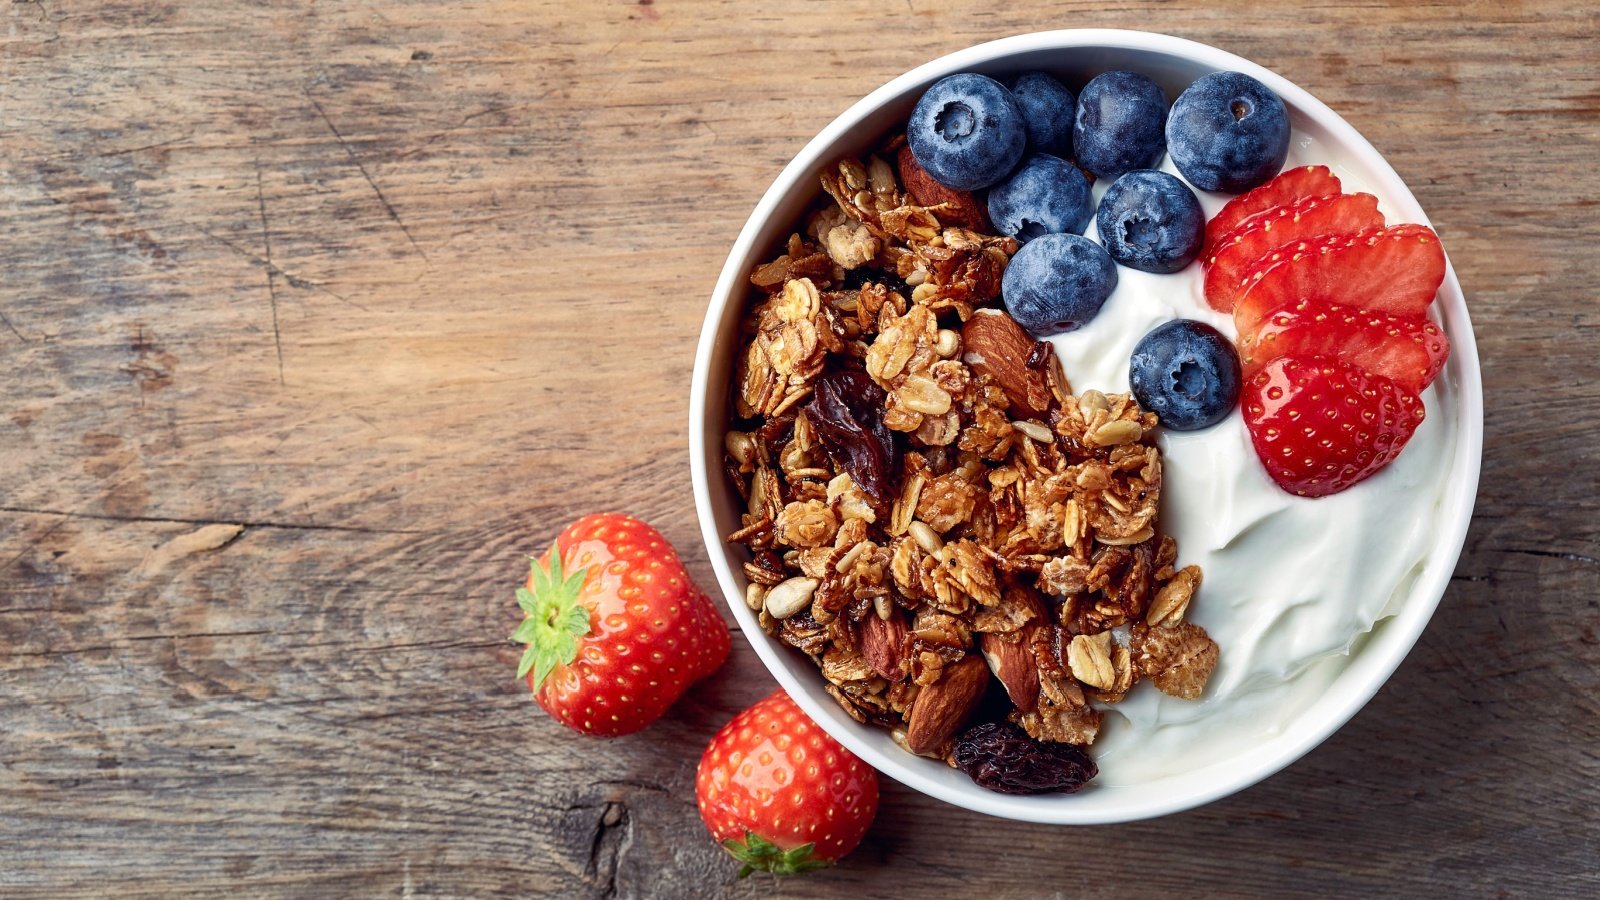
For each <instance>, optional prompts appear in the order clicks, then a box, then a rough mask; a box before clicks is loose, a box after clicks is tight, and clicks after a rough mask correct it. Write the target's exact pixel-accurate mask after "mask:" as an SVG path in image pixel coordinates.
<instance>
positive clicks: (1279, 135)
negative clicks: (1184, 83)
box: [1167, 72, 1289, 194]
mask: <svg viewBox="0 0 1600 900" xmlns="http://www.w3.org/2000/svg"><path fill="white" fill-rule="evenodd" d="M1167 145H1168V147H1169V148H1170V149H1171V151H1172V162H1173V165H1176V166H1177V167H1178V171H1179V172H1182V173H1183V177H1185V178H1187V179H1189V183H1190V184H1193V185H1194V186H1195V187H1197V188H1200V189H1201V190H1204V191H1227V192H1228V193H1230V194H1238V193H1241V192H1243V191H1247V190H1249V189H1251V188H1253V187H1257V186H1258V185H1262V184H1265V183H1266V182H1267V180H1268V179H1270V178H1272V176H1274V175H1276V174H1278V171H1279V170H1280V169H1282V168H1283V161H1284V160H1285V159H1287V158H1288V156H1289V111H1288V110H1287V109H1285V108H1284V106H1283V101H1282V100H1280V99H1278V95H1277V94H1274V93H1273V92H1272V91H1270V90H1268V89H1267V86H1266V85H1264V84H1262V83H1261V82H1259V81H1257V80H1255V79H1254V78H1251V77H1250V76H1249V75H1245V74H1243V73H1242V72H1213V73H1211V74H1210V75H1207V76H1205V77H1204V78H1201V79H1200V80H1199V81H1196V82H1195V83H1194V84H1191V85H1189V87H1188V89H1187V90H1185V91H1184V92H1183V93H1182V94H1181V95H1179V97H1178V102H1177V103H1174V104H1172V117H1171V118H1170V119H1168V120H1167Z"/></svg>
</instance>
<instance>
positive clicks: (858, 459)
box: [806, 371, 900, 503]
mask: <svg viewBox="0 0 1600 900" xmlns="http://www.w3.org/2000/svg"><path fill="white" fill-rule="evenodd" d="M887 399H888V397H887V395H886V394H885V393H884V392H883V388H881V387H878V385H877V384H875V383H873V381H872V379H871V378H870V377H869V376H868V375H867V373H865V372H853V371H837V372H824V373H823V374H821V375H819V376H817V380H816V382H815V390H814V391H813V393H812V395H811V402H810V403H809V404H807V405H806V415H807V418H809V419H810V420H811V426H812V428H813V429H815V430H816V432H817V436H818V437H820V438H821V439H822V446H823V447H824V448H826V449H827V451H828V455H829V456H830V457H832V458H833V461H834V463H835V464H836V465H838V466H839V467H840V468H842V469H844V470H845V471H846V472H848V473H849V474H850V478H851V480H853V481H854V482H855V483H856V486H857V487H859V488H861V490H862V492H863V493H865V494H866V495H867V496H868V497H871V498H872V499H874V500H876V501H878V502H879V503H884V502H887V501H888V500H889V498H890V497H892V496H894V490H895V484H894V478H895V476H896V475H897V473H898V472H899V471H900V450H899V448H898V447H896V446H895V443H894V438H893V436H892V435H890V433H889V428H888V426H887V425H885V424H883V409H884V403H885V401H886V400H887Z"/></svg>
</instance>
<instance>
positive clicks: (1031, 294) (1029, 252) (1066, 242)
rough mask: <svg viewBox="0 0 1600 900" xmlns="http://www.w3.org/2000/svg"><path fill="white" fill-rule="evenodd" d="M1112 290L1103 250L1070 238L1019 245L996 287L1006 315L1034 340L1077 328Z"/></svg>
mask: <svg viewBox="0 0 1600 900" xmlns="http://www.w3.org/2000/svg"><path fill="white" fill-rule="evenodd" d="M1116 286H1117V265H1116V263H1113V262H1112V261H1111V257H1109V256H1107V255H1106V251H1105V248H1104V247H1101V246H1100V245H1099V244H1096V243H1095V242H1094V241H1091V240H1089V239H1088V238H1086V237H1079V236H1078V235H1076V234H1047V235H1044V236H1043V237H1039V238H1036V239H1034V240H1031V241H1029V242H1028V243H1026V244H1023V245H1022V249H1021V250H1018V251H1017V255H1016V256H1013V257H1011V264H1010V265H1008V266H1006V274H1005V277H1004V278H1003V279H1001V282H1000V292H1001V295H1002V296H1003V297H1004V298H1005V303H1006V311H1007V312H1009V313H1011V318H1013V319H1016V320H1017V323H1018V324H1019V325H1021V326H1022V327H1023V328H1026V329H1028V330H1029V331H1031V332H1033V335H1034V337H1045V336H1046V335H1051V334H1059V333H1061V332H1063V331H1075V330H1077V329H1078V328H1081V327H1083V325H1085V324H1086V323H1088V321H1089V320H1090V319H1093V318H1094V317H1095V314H1096V313H1098V312H1099V311H1100V307H1102V306H1104V305H1105V302H1106V298H1107V297H1109V296H1111V291H1112V290H1113V289H1114V288H1116Z"/></svg>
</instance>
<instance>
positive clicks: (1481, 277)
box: [0, 0, 1600, 897]
mask: <svg viewBox="0 0 1600 900" xmlns="http://www.w3.org/2000/svg"><path fill="white" fill-rule="evenodd" d="M1205 5H1206V6H1208V7H1213V8H1211V9H1209V10H1202V9H1200V6H1201V4H1188V3H1137V2H1129V3H1119V4H1098V3H1083V2H1070V3H1069V2H1059V3H1032V4H1009V3H993V2H989V3H969V2H963V0H941V2H934V0H903V3H898V2H897V3H875V2H848V3H827V4H823V3H811V2H804V0H786V2H767V3H760V4H756V3H737V2H731V0H721V2H718V0H703V2H691V0H654V2H652V0H637V2H634V0H578V2H572V0H565V2H562V0H519V2H507V0H500V2H489V3H468V4H462V3H459V2H450V3H446V2H432V0H417V2H395V0H378V2H375V3H369V4H337V3H326V2H324V3H314V2H312V3H303V2H289V0H279V2H272V3H244V2H206V3H174V2H154V0H122V2H90V0H85V2H79V3H73V2H69V0H15V2H8V3H5V4H4V5H3V6H0V21H3V22H4V30H3V33H0V254H3V260H4V269H3V272H0V366H3V368H4V371H5V373H6V374H5V378H4V387H3V388H0V401H3V402H0V895H4V896H8V897H9V896H23V895H41V896H43V895H50V896H63V895H82V896H132V895H137V896H145V895H150V896H168V895H171V894H176V893H196V894H211V895H223V894H239V893H244V894H248V895H256V894H286V895H295V896H308V895H315V896H322V895H330V894H337V895H380V894H403V895H405V896H411V895H413V894H415V895H486V894H496V895H498V894H534V895H549V896H613V895H615V896H622V897H642V896H688V897H711V896H735V897H743V896H755V895H761V894H766V893H771V892H774V891H776V892H781V893H783V894H786V895H792V896H824V895H834V894H852V895H856V896H874V897H889V896H897V897H898V896H930V897H948V896H988V897H1013V896H1016V897H1022V896H1038V895H1053V896H1078V895H1086V896H1113V895H1115V896H1160V895H1170V894H1183V895H1195V896H1204V895H1213V894H1218V895H1259V896H1288V895H1328V894H1335V895H1341V894H1356V895H1373V894H1426V895H1435V896H1484V895H1488V896H1494V895H1499V896H1538V897H1550V896H1580V895H1585V894H1588V895H1591V896H1592V895H1594V894H1595V893H1600V874H1597V871H1600V850H1597V845H1600V827H1597V820H1600V816H1597V813H1596V807H1597V805H1600V757H1597V746H1600V700H1597V698H1600V678H1597V675H1596V673H1597V671H1600V669H1597V667H1600V612H1597V596H1600V590H1597V589H1600V583H1597V581H1600V579H1597V578H1596V575H1597V573H1600V491H1597V487H1600V477H1597V474H1596V472H1597V465H1600V458H1597V454H1596V452H1595V450H1594V447H1595V446H1596V444H1597V442H1600V361H1597V352H1596V346H1597V339H1600V313H1597V312H1596V309H1597V306H1596V304H1597V300H1596V273H1595V268H1596V266H1595V264H1596V262H1597V255H1596V252H1595V249H1594V247H1595V242H1596V240H1597V238H1600V203H1597V199H1596V198H1597V197H1600V180H1597V179H1596V177H1595V175H1594V170H1595V167H1596V158H1597V156H1600V67H1597V64H1596V62H1595V58H1596V57H1595V51H1594V38H1595V37H1596V31H1595V24H1594V23H1595V18H1596V10H1595V9H1594V8H1593V6H1592V4H1591V5H1588V8H1587V9H1585V8H1584V6H1585V4H1571V3H1558V2H1544V3H1539V2H1516V0H1495V2H1474V3H1469V4H1413V3H1404V4H1396V5H1394V6H1393V7H1385V6H1382V5H1378V4H1367V3H1348V2H1335V3H1330V4H1323V5H1319V6H1317V7H1315V8H1314V9H1310V10H1306V11H1302V12H1299V13H1296V14H1293V15H1290V14H1288V13H1278V12H1269V11H1265V10H1263V9H1260V8H1252V6H1253V5H1252V4H1244V3H1238V4H1232V7H1233V8H1232V9H1231V10H1230V9H1228V8H1227V7H1228V6H1229V5H1228V4H1205ZM1022 7H1026V9H1023V8H1022ZM1113 7H1114V8H1113ZM1075 26H1085V27H1087V26H1105V27H1118V26H1120V27H1146V28H1153V29H1156V30H1161V31H1165V32H1170V33H1173V34H1177V35H1181V36H1185V37H1190V38H1195V39H1198V40H1201V41H1205V42H1208V43H1211V44H1214V45H1217V46H1219V47H1222V48H1224V49H1227V50H1231V51H1233V52H1236V53H1239V54H1242V55H1244V56H1246V57H1248V58H1251V59H1253V60H1255V61H1257V62H1260V63H1262V64H1264V65H1266V66H1269V67H1271V68H1273V69H1275V70H1276V71H1278V72H1280V73H1282V74H1284V75H1285V76H1287V77H1289V78H1290V79H1292V80H1294V81H1296V82H1298V83H1299V84H1301V85H1303V86H1304V87H1306V88H1307V89H1309V90H1310V91H1311V92H1312V93H1314V94H1316V95H1317V96H1318V97H1320V98H1321V99H1323V100H1324V101H1326V102H1327V103H1328V104H1329V105H1331V106H1332V107H1333V108H1334V109H1336V110H1338V111H1339V112H1341V113H1342V114H1343V115H1344V116H1345V117H1346V118H1348V119H1349V120H1350V121H1351V122H1352V123H1353V124H1354V125H1355V126H1356V127H1357V128H1359V129H1360V130H1361V131H1362V132H1363V133H1364V134H1365V135H1366V136H1367V137H1368V138H1369V139H1370V140H1371V141H1372V142H1373V143H1374V144H1375V145H1376V146H1377V147H1378V148H1379V149H1380V150H1381V151H1382V152H1384V153H1385V154H1386V155H1387V156H1388V158H1389V160H1390V161H1391V162H1392V163H1393V164H1394V166H1395V168H1396V169H1398V170H1399V172H1400V174H1401V175H1402V176H1403V177H1404V178H1405V179H1406V180H1407V181H1408V182H1409V183H1410V185H1411V186H1412V188H1413V189H1414V190H1415V192H1416V194H1417V196H1418V198H1419V199H1420V200H1421V202H1422V205H1423V206H1424V207H1425V208H1426V209H1427V210H1428V211H1429V214H1430V215H1431V217H1432V218H1433V221H1434V223H1435V224H1436V225H1437V227H1438V230H1439V232H1440V233H1441V234H1442V235H1443V237H1444V240H1445V242H1446V244H1447V246H1448V247H1449V249H1450V251H1451V255H1452V257H1453V259H1454V261H1455V265H1456V268H1457V271H1458V273H1459V275H1460V278H1461V282H1462V284H1463V286H1464V287H1465V289H1466V293H1467V296H1468V298H1469V303H1470V306H1471V310H1472V316H1473V320H1474V324H1475V327H1476V330H1477V336H1478V342H1479V349H1480V351H1481V353H1482V356H1483V361H1484V376H1485V382H1486V394H1487V406H1488V413H1487V440H1486V451H1485V458H1484V469H1483V483H1482V488H1481V491H1480V493H1479V497H1478V504H1477V514H1476V515H1475V517H1474V520H1473V524H1472V530H1471V533H1470V535H1469V537H1468V540H1467V547H1466V552H1465V554H1464V556H1463V557H1462V560H1461V562H1460V564H1459V566H1458V567H1457V572H1456V575H1455V578H1454V580H1453V582H1452V584H1451V587H1450V590H1449V593H1448V594H1447V595H1446V597H1445V599H1444V603H1443V605H1442V607H1441V608H1440V611H1439V613H1438V615H1437V616H1436V617H1435V619H1434V621H1433V623H1432V624H1431V625H1430V626H1429V628H1428V630H1427V632H1426V634H1424V636H1423V638H1422V640H1421V643H1420V644H1419V645H1418V646H1417V648H1416V650H1415V651H1413V653H1412V654H1411V656H1410V657H1409V658H1408V659H1407V661H1406V662H1405V664H1404V665H1403V666H1402V667H1401V668H1400V670H1399V672H1398V673H1397V674H1396V675H1395V677H1394V678H1393V680H1392V681H1391V682H1390V683H1389V684H1388V686H1387V687H1386V688H1385V689H1384V690H1383V691H1382V693H1381V694H1379V696H1378V697H1377V698H1376V699H1375V700H1373V702H1372V703H1371V704H1370V705H1369V706H1368V707H1367V708H1366V709H1365V710H1364V711H1363V712H1362V713H1360V714H1359V715H1358V716H1357V717H1356V718H1355V719H1354V721H1352V722H1351V723H1350V724H1349V725H1348V726H1347V727H1345V728H1344V729H1343V730H1342V731H1340V732H1339V733H1338V734H1337V735H1335V736H1334V737H1333V738H1332V739H1330V740H1329V741H1328V742H1327V743H1326V744H1325V745H1323V746H1322V747H1320V748H1319V749H1317V750H1316V751H1314V752H1312V753H1311V754H1310V755H1309V756H1307V757H1306V758H1305V759H1304V760H1302V761H1300V762H1298V763H1296V764H1295V765H1293V766H1292V767H1291V768H1289V769H1288V770H1287V771H1285V772H1283V773H1282V774H1280V775H1278V776H1276V777H1274V778H1272V779H1270V780H1269V781H1267V782H1265V783H1263V784H1261V785H1260V786H1257V787H1255V788H1252V789H1250V790H1247V791H1245V792H1244V793H1242V794H1239V795H1236V796H1234V797H1231V798H1228V799H1226V800H1223V801H1221V802H1218V803H1215V804H1213V805H1211V806H1208V807H1206V808H1204V809H1201V810H1196V811H1193V812H1189V813H1185V814H1182V815H1177V816H1173V817H1170V818H1165V819H1161V820H1157V821H1152V822H1145V823H1140V824H1132V825H1124V826H1117V827H1109V828H1097V829H1085V828H1079V829H1066V828H1052V827H1044V826H1035V825H1027V824H1019V823H1012V822H1005V821H1001V820H997V819H990V818H986V817H983V816H980V815H977V814H975V813H969V812H965V811H962V810H958V809H954V808H951V807H947V806H943V805H940V804H939V803H936V802H934V801H932V800H930V799H928V798H926V797H923V796H922V795H920V794H917V793H915V792H913V791H911V790H909V789H906V788H904V787H901V786H899V785H897V784H894V783H888V782H886V783H885V785H884V797H883V804H882V809H881V811H880V813H879V816H878V821H877V824H876V826H875V827H874V828H873V830H872V832H871V834H870V835H869V836H868V838H867V840H866V842H865V843H864V844H863V845H862V847H861V848H860V850H859V851H857V852H856V853H855V854H854V855H853V856H851V857H850V858H849V859H848V860H847V861H845V863H843V864H842V865H841V866H840V867H838V868H837V869H835V870H833V871H831V872H828V873H825V874H822V875H820V876H816V877H812V878H810V879H808V880H796V881H790V882H784V883H782V884H777V885H775V884H774V882H773V881H771V880H770V879H763V878H755V879H751V880H749V881H746V882H736V881H735V880H734V878H733V871H734V870H733V867H732V866H731V865H730V864H729V861H728V860H727V859H725V858H724V857H723V855H722V852H721V851H720V850H719V849H717V848H716V847H715V846H714V845H712V843H711V842H710V841H709V840H708V839H707V838H706V836H705V835H704V833H703V831H702V828H701V825H700V822H699V819H698V816H697V815H696V812H695V808H694V799H693V772H694V766H695V763H696V761H697V759H698V756H699V753H700V749H701V747H702V746H703V745H704V743H705V742H706V741H707V739H708V738H709V737H710V735H711V734H712V733H713V732H714V731H715V730H716V728H718V727H719V726H720V725H721V724H722V723H723V722H725V721H727V719H728V718H729V717H731V716H732V714H733V713H734V712H735V711H736V710H738V709H740V708H742V707H743V706H745V705H746V704H748V703H749V702H751V701H753V700H755V699H756V698H758V697H759V696H761V695H763V694H765V693H766V692H767V691H768V690H769V689H770V687H771V684H772V681H771V678H770V677H769V676H768V674H767V673H766V671H765V670H764V669H763V668H762V666H761V665H760V663H759V662H758V661H757V659H756V657H755V655H754V654H753V653H752V652H751V651H750V650H749V648H748V647H747V646H745V645H744V643H743V641H742V640H740V639H739V638H738V637H735V648H734V653H733V657H732V659H731V660H730V662H729V664H728V666H727V667H726V669H725V670H724V671H723V672H722V673H721V675H720V676H719V677H717V678H716V679H714V680H712V681H711V682H709V683H705V684H702V685H700V686H698V687H696V688H695V689H693V690H692V691H691V692H690V693H689V694H688V695H687V697H686V698H685V699H684V700H683V701H682V702H681V703H680V704H679V705H677V706H676V707H675V708H674V709H673V710H672V711H671V712H670V713H669V714H668V715H667V717H666V718H665V719H664V720H663V721H662V722H660V723H659V724H657V725H655V726H653V727H651V728H650V729H648V730H647V731H645V732H644V733H642V734H639V735H636V736H633V737H629V738H623V739H619V740H615V741H610V742H600V741H594V740H588V739H580V738H578V737H576V736H574V735H571V734H569V733H567V732H565V731H563V730H562V729H561V728H560V727H558V726H557V725H555V724H554V723H553V722H552V721H551V720H550V719H549V718H547V717H545V716H544V715H543V714H541V713H540V712H538V710H537V708H536V707H534V706H533V705H531V704H530V702H529V700H528V698H527V694H526V690H525V689H524V688H522V687H521V686H520V685H518V684H517V683H516V682H515V681H513V679H512V677H511V675H512V669H513V667H514V665H515V662H516V658H517V655H518V651H517V648H515V647H513V646H511V645H509V644H508V643H506V642H505V641H504V640H503V638H504V636H505V635H506V634H508V633H509V632H510V630H511V628H512V626H513V624H514V622H515V619H516V612H515V609H514V605H513V602H512V588H513V586H514V582H515V581H516V580H517V579H518V577H519V575H520V574H522V573H524V572H525V566H526V563H525V559H526V554H528V553H530V552H533V551H536V550H538V549H539V548H542V547H544V546H546V545H547V543H548V542H549V541H550V539H551V538H552V537H553V536H554V534H555V532H556V531H557V530H558V529H559V528H560V527H561V526H562V525H563V524H565V522H567V521H568V520H570V519H571V518H573V517H575V516H577V515H578V514H581V513H584V512H588V511H592V510H596V509H601V508H614V509H620V510H626V511H629V512H632V513H635V514H637V515H639V516H641V517H644V518H646V519H647V520H649V521H651V522H653V523H654V524H656V525H657V526H658V527H659V528H661V530H662V531H664V532H665V533H666V535H667V536H668V537H669V538H670V539H671V540H672V541H674V542H675V543H676V544H677V546H678V547H679V548H680V549H681V550H682V551H683V553H684V554H685V556H686V558H687V561H688V564H689V566H690V568H691V570H692V573H693V574H694V575H695V576H696V577H697V578H698V579H700V580H701V581H702V582H703V583H705V584H711V583H712V580H711V572H710V568H709V566H708V565H707V562H706V555H705V551H704V548H703V546H702V545H701V543H700V540H699V531H698V528H697V525H696V519H695V513H694V508H693V502H692V498H691V496H690V487H689V471H688V460H687V450H686V438H685V421H686V418H687V396H688V382H689V373H690V368H691V364H692V359H693V348H694V341H695V339H696V337H697V335H698V332H699V328H700V322H701V317H702V315H703V313H704V310H705V303H706V298H707V297H708V294H709V292H710V289H711V286H712V282H713V280H714V279H715V277H716V274H717V272H718V269H719V267H720V266H721V263H722V260H723V257H724V255H725V253H726V251H727V248H728V247H729V245H730V244H731V242H732V240H733V237H734V235H735V233H736V232H737V230H738V228H739V227H740V225H741V224H742V223H743V221H744V218H745V216H746V215H747V214H748V212H749V211H750V209H751V208H752V206H753V205H754V204H755V202H756V200H757V198H758V197H759V196H760V195H761V192H762V191H763V190H764V189H765V188H766V186H767V184H768V183H769V182H770V181H771V179H772V178H773V177H774V176H775V175H776V173H777V171H778V169H779V168H780V167H781V166H782V165H783V163H784V162H785V161H786V160H787V159H788V158H789V157H790V156H791V155H792V154H794V153H795V152H796V151H797V150H798V149H799V148H800V147H801V145H802V144H803V143H804V142H805V141H806V140H807V139H808V138H809V137H810V136H811V135H812V134H814V133H815V132H816V131H817V130H818V129H819V128H820V127H821V126H822V125H823V124H824V123H826V122H827V121H828V120H829V119H830V118H832V117H833V116H834V115H836V114H837V113H838V112H839V111H841V110H842V109H844V108H845V107H846V106H847V105H848V104H849V103H851V102H852V101H853V100H855V99H856V98H858V97H859V96H861V95H862V94H864V93H866V92H867V91H869V90H871V89H872V88H874V87H876V86H877V85H879V84H881V83H882V82H884V81H886V80H887V79H889V78H890V77H892V76H893V75H895V74H897V73H899V72H901V71H904V70H905V69H907V68H910V67H912V66H913V65H916V64H918V63H921V62H923V61H925V60H928V59H930V58H932V57H934V56H937V55H939V54H941V53H944V52H947V51H950V50H954V49H957V48H960V47H963V46H966V45H969V44H972V43H975V42H978V41H982V40H986V39H990V38H994V37H999V36H1004V35H1008V34H1014V33H1019V32H1024V31H1031V30H1039V29H1045V28H1053V27H1075Z"/></svg>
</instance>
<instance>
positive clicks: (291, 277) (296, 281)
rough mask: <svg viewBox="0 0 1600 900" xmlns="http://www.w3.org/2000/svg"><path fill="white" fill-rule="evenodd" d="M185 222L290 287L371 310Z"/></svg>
mask: <svg viewBox="0 0 1600 900" xmlns="http://www.w3.org/2000/svg"><path fill="white" fill-rule="evenodd" d="M185 224H187V225H189V226H190V227H191V228H193V229H195V230H196V231H198V232H200V233H201V234H203V235H205V236H206V237H208V238H210V239H211V240H213V241H216V242H217V243H219V244H221V245H222V246H224V247H227V248H228V249H229V250H232V251H233V252H234V253H237V254H238V255H240V256H242V257H244V258H245V259H248V260H250V261H251V262H252V263H255V264H256V265H258V266H262V267H264V268H266V269H267V270H268V271H270V272H273V273H276V274H277V276H278V277H279V278H282V279H283V280H284V281H287V282H288V283H289V286H290V287H293V288H299V289H301V290H305V289H307V288H310V289H312V290H317V291H321V292H322V293H324V294H327V295H328V296H329V297H332V298H333V299H335V300H338V301H340V302H341V303H348V304H350V305H351V306H354V307H355V308H356V309H359V310H361V311H362V312H372V310H371V309H368V308H367V307H365V306H362V305H361V304H359V303H357V302H356V301H354V300H351V299H350V298H349V297H346V296H345V295H343V294H340V293H337V292H335V291H331V290H329V289H328V288H327V286H326V285H324V284H323V283H322V282H320V281H312V280H311V279H309V278H303V277H301V276H299V275H296V274H294V273H293V272H286V271H284V270H283V267H282V266H280V265H278V264H277V263H275V262H270V261H268V260H265V259H262V258H261V257H259V256H257V255H255V254H254V253H251V252H250V251H249V250H246V249H245V248H243V247H241V246H239V245H238V244H235V243H234V242H233V241H230V240H228V239H227V238H225V237H223V236H222V235H220V234H217V233H216V232H214V231H211V230H210V229H208V228H206V227H205V226H203V225H196V224H195V223H193V222H187V223H185Z"/></svg>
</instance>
